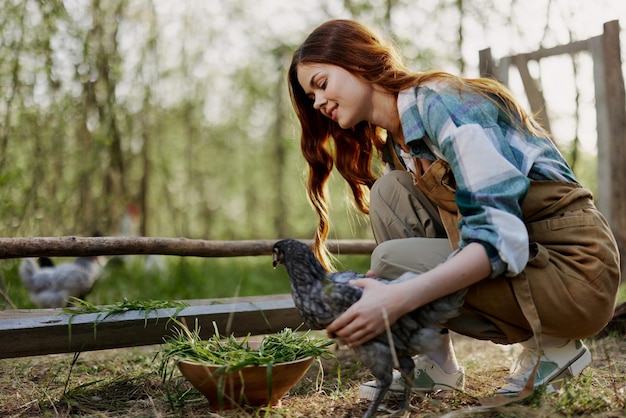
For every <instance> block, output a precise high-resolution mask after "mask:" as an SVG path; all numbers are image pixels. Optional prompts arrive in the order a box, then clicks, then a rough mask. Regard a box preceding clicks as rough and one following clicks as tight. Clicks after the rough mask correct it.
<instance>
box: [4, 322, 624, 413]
mask: <svg viewBox="0 0 626 418" xmlns="http://www.w3.org/2000/svg"><path fill="white" fill-rule="evenodd" d="M453 339H454V342H455V346H456V349H457V355H458V357H459V361H460V362H461V363H462V364H463V366H464V367H465V369H466V386H465V391H464V392H455V393H454V394H452V395H451V396H448V397H446V398H439V397H437V396H432V395H429V396H419V395H417V394H416V395H413V396H412V398H411V410H410V411H408V412H407V413H406V414H405V416H409V417H439V416H446V417H449V416H455V417H456V416H459V417H460V416H481V417H483V416H493V417H496V416H497V417H505V416H506V417H513V416H519V417H527V416H532V417H544V416H545V417H553V416H559V415H561V416H575V415H585V416H601V417H624V416H626V415H625V413H624V407H625V401H624V399H625V396H626V352H625V351H626V350H624V343H623V339H622V338H615V337H606V338H601V339H592V340H588V341H586V344H587V345H588V346H589V348H590V349H591V351H592V353H593V356H594V362H593V365H592V367H589V368H588V369H587V370H586V371H585V373H584V374H583V375H582V376H581V377H579V378H577V379H574V380H572V381H571V382H570V383H569V384H567V385H565V386H564V388H563V389H562V390H561V391H560V392H559V393H557V394H545V393H542V391H536V392H535V394H534V395H532V396H531V397H530V398H529V399H527V400H525V401H523V402H521V403H516V404H512V405H507V406H504V407H499V408H492V409H483V408H481V406H480V399H481V398H482V397H487V396H490V395H491V394H493V393H494V391H495V390H496V389H497V388H498V387H499V386H501V385H502V384H503V383H504V381H503V378H504V377H506V375H507V374H508V368H509V366H510V364H511V363H512V362H513V361H514V359H515V358H516V356H517V354H518V353H519V347H518V346H499V345H495V344H492V343H490V342H484V341H477V340H473V339H470V338H466V337H463V336H460V335H457V334H453ZM2 343H3V344H6V343H10V342H6V341H3V342H2ZM157 350H158V346H148V347H140V348H128V349H117V350H103V351H97V352H86V353H81V354H80V355H79V356H78V358H76V357H75V356H74V355H72V354H57V355H49V356H39V357H30V358H19V359H5V360H0V416H3V417H34V418H39V417H70V416H71V417H74V416H77V417H78V416H80V417H239V416H244V417H245V416H250V417H256V416H259V417H312V416H315V417H355V416H361V415H362V414H363V413H364V412H365V410H366V409H367V406H368V405H369V401H366V400H360V399H359V398H358V387H359V384H360V383H362V382H364V381H366V380H369V379H370V378H371V377H370V375H369V374H368V372H367V370H366V369H364V368H363V367H362V366H360V365H359V364H358V363H356V362H355V361H354V359H353V358H352V356H351V353H350V351H349V350H348V349H345V348H339V349H336V350H335V351H334V352H335V355H336V358H334V359H326V360H324V361H322V362H314V363H313V366H311V368H310V369H309V371H308V372H307V374H306V375H305V377H304V378H303V379H302V380H301V381H300V383H298V384H297V385H296V386H295V387H294V388H293V389H292V390H291V391H290V392H289V393H288V394H287V395H286V396H285V397H284V398H283V400H282V403H281V406H280V407H275V408H256V409H246V410H243V409H240V410H230V411H223V412H221V413H219V414H218V413H215V412H212V411H211V410H210V409H209V405H208V402H207V401H206V399H205V398H204V397H202V395H200V394H199V392H197V391H196V390H195V389H193V387H191V385H189V383H188V382H187V381H186V380H185V379H184V378H183V377H182V376H181V375H180V373H178V372H177V373H175V375H174V377H173V378H172V379H170V380H169V381H166V382H163V381H162V380H161V378H160V376H158V373H157V368H158V364H157V362H153V358H154V354H155V352H156V351H157ZM385 406H386V407H387V408H388V409H389V410H394V409H395V408H397V407H398V405H397V404H396V403H394V402H393V401H388V402H386V404H385ZM385 415H386V413H385V412H384V411H383V412H380V414H379V416H385Z"/></svg>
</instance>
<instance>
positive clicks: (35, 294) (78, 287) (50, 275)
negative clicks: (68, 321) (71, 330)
mask: <svg viewBox="0 0 626 418" xmlns="http://www.w3.org/2000/svg"><path fill="white" fill-rule="evenodd" d="M101 272H102V266H101V265H100V261H99V257H95V256H94V257H78V258H76V260H74V261H73V262H69V263H63V264H59V265H58V266H55V265H54V263H52V260H50V259H49V258H46V257H41V258H39V259H38V261H35V259H32V258H24V259H23V260H22V262H21V263H20V267H19V275H20V278H21V280H22V284H23V285H24V288H25V289H26V290H27V291H28V295H29V296H30V300H31V301H32V302H33V303H34V304H35V305H37V306H38V307H40V308H62V307H65V306H68V304H69V302H70V297H72V296H73V297H76V298H80V299H84V298H85V296H87V294H88V293H89V292H90V291H91V289H92V288H93V285H94V283H95V282H96V280H97V279H98V277H99V275H100V273H101Z"/></svg>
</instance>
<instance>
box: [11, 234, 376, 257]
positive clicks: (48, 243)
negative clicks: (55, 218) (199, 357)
mask: <svg viewBox="0 0 626 418" xmlns="http://www.w3.org/2000/svg"><path fill="white" fill-rule="evenodd" d="M276 241H277V240H247V241H246V240H241V241H209V240H201V239H187V238H159V237H74V236H69V237H16V238H0V258H22V257H42V256H46V257H63V256H66V257H83V256H94V255H124V254H160V255H178V256H195V257H240V256H257V255H270V254H271V253H272V247H273V245H274V243H275V242H276ZM302 242H305V243H306V244H307V245H309V246H312V245H313V240H302ZM327 246H328V249H329V251H331V252H333V253H339V254H370V253H371V252H372V251H373V249H374V247H375V246H376V243H375V241H373V240H329V241H328V243H327Z"/></svg>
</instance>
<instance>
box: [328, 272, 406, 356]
mask: <svg viewBox="0 0 626 418" xmlns="http://www.w3.org/2000/svg"><path fill="white" fill-rule="evenodd" d="M369 273H370V272H368V274H369ZM350 284H352V285H354V286H358V287H361V288H363V296H361V299H359V301H358V302H356V303H355V304H354V305H352V306H351V307H350V308H348V310H346V311H345V312H344V313H343V314H341V315H340V316H339V317H338V318H337V319H335V320H334V321H333V322H332V323H331V324H330V325H329V326H328V327H326V331H327V332H328V336H329V337H330V338H334V337H339V338H341V339H342V340H343V341H345V342H346V343H347V344H348V346H350V347H355V346H358V345H361V344H363V343H365V342H367V341H369V340H371V339H372V338H374V337H375V336H377V335H378V334H381V333H383V332H384V331H385V327H386V325H385V318H384V316H385V315H384V314H383V312H386V316H387V325H391V324H393V323H394V322H396V321H397V319H398V318H399V317H400V316H402V315H403V314H404V312H402V311H401V308H400V306H401V305H402V303H401V299H402V297H403V292H402V291H400V292H398V290H402V286H400V285H386V284H383V283H380V282H378V281H376V280H374V279H356V280H351V281H350Z"/></svg>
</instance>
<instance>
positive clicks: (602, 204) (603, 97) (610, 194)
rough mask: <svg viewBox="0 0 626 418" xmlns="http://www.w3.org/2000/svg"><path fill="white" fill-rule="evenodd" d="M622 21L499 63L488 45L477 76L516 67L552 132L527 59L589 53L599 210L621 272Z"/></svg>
mask: <svg viewBox="0 0 626 418" xmlns="http://www.w3.org/2000/svg"><path fill="white" fill-rule="evenodd" d="M619 33H620V25H619V21H617V20H613V21H610V22H606V23H605V24H604V31H603V33H602V34H601V35H599V36H595V37H593V38H589V39H587V40H583V41H577V42H572V43H569V44H567V45H560V46H556V47H553V48H544V49H539V50H537V51H534V52H529V53H523V54H517V55H512V56H508V57H503V58H500V60H499V61H498V63H496V62H495V61H494V59H493V58H492V56H491V50H490V49H484V50H482V51H480V52H479V59H480V64H479V67H480V74H481V75H482V76H491V77H494V78H496V79H497V80H499V81H501V82H502V83H504V84H508V72H509V68H510V67H511V66H512V65H514V66H516V67H517V69H518V70H519V74H520V77H521V79H522V84H523V85H524V90H525V92H526V96H527V97H528V102H529V104H530V107H531V111H532V112H533V113H534V114H536V115H538V119H539V122H540V123H541V124H542V125H543V127H544V128H545V129H547V130H548V131H550V120H549V118H548V115H547V112H546V101H545V98H544V97H543V94H542V92H541V88H540V86H541V84H540V82H541V81H540V80H536V79H534V78H533V77H532V76H531V74H530V71H529V69H528V63H529V61H540V60H541V59H543V58H548V57H553V56H556V55H573V54H578V53H581V52H583V53H584V52H587V53H590V54H591V57H592V59H593V76H594V87H595V98H596V120H597V131H598V141H597V147H598V192H597V196H596V201H597V203H598V208H599V209H600V210H601V211H602V213H603V214H604V216H605V217H606V218H607V220H608V222H609V225H610V226H611V229H612V231H613V234H614V235H615V238H616V240H617V244H618V247H619V250H620V253H621V254H622V271H624V266H625V265H626V210H624V206H625V205H626V187H624V185H625V184H626V99H625V92H624V77H623V75H622V61H621V53H620V39H619Z"/></svg>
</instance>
